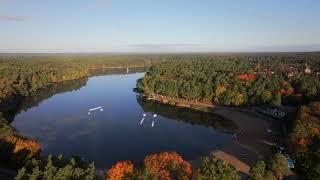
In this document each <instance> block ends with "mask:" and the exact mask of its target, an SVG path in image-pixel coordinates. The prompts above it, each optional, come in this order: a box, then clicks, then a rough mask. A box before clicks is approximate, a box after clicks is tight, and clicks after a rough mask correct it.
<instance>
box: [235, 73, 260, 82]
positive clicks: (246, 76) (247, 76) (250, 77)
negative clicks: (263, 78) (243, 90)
mask: <svg viewBox="0 0 320 180" xmlns="http://www.w3.org/2000/svg"><path fill="white" fill-rule="evenodd" d="M256 78H257V75H255V74H241V75H239V79H240V80H245V81H247V80H253V79H256Z"/></svg>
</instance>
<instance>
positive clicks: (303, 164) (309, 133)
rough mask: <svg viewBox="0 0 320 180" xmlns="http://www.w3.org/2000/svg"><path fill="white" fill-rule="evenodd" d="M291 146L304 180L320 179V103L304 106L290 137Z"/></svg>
mask: <svg viewBox="0 0 320 180" xmlns="http://www.w3.org/2000/svg"><path fill="white" fill-rule="evenodd" d="M289 146H290V150H291V153H292V154H293V155H294V156H293V157H294V158H295V159H296V161H297V166H298V167H297V171H298V172H299V173H300V174H303V175H304V176H303V177H302V179H308V180H309V179H310V180H311V179H319V177H320V164H319V162H320V102H313V103H310V104H308V105H306V106H302V107H301V108H300V110H299V113H298V116H297V119H296V120H295V122H294V126H293V130H292V133H291V134H290V135H289Z"/></svg>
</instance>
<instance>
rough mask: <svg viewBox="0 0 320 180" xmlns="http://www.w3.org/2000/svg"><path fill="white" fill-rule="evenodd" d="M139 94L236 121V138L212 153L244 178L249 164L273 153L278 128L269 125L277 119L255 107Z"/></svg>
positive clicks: (163, 102)
mask: <svg viewBox="0 0 320 180" xmlns="http://www.w3.org/2000/svg"><path fill="white" fill-rule="evenodd" d="M140 94H141V96H142V97H143V98H145V99H146V100H153V101H157V102H159V103H162V104H170V105H173V106H177V107H182V108H191V109H197V110H202V111H206V112H208V113H215V114H218V115H220V116H222V117H224V118H227V119H229V120H232V121H233V122H234V123H235V124H236V125H237V130H236V133H237V138H236V140H232V141H231V142H229V143H227V144H226V145H224V146H223V147H221V148H218V149H215V150H212V151H211V152H210V154H212V155H214V156H216V157H217V158H219V159H222V160H224V161H226V162H228V163H229V164H231V165H233V166H234V167H235V168H236V170H237V171H238V172H239V173H240V175H241V177H242V178H243V179H245V178H247V177H248V175H249V170H250V166H252V165H254V163H255V162H256V161H258V160H261V159H263V158H264V157H266V156H268V155H269V154H270V153H271V147H272V146H273V142H274V139H273V135H274V133H278V132H276V131H273V132H272V133H268V132H267V131H266V129H271V128H272V121H275V120H274V119H272V118H270V117H267V116H264V115H261V114H259V113H256V112H254V111H252V110H251V109H250V107H239V108H237V107H232V106H230V107H228V106H217V105H214V104H208V103H205V102H195V101H187V100H179V99H174V98H167V97H164V96H160V95H156V96H154V97H153V98H148V97H147V96H146V95H144V94H143V93H140ZM191 162H192V163H193V164H194V165H196V166H197V165H200V164H199V159H195V160H192V161H191Z"/></svg>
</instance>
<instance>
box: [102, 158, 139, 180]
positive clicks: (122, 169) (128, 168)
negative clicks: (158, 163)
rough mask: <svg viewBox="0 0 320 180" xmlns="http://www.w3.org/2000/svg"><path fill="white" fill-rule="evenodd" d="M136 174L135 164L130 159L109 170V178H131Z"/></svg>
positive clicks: (116, 179) (110, 179) (113, 179)
mask: <svg viewBox="0 0 320 180" xmlns="http://www.w3.org/2000/svg"><path fill="white" fill-rule="evenodd" d="M133 176H134V166H133V164H132V162H130V161H121V162H118V163H117V164H115V165H113V166H112V167H111V169H110V170H109V171H108V174H107V177H106V179H107V180H122V179H131V177H133Z"/></svg>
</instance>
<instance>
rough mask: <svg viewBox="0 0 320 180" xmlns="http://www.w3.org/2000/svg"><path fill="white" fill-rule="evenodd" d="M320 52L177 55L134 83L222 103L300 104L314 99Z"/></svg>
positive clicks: (148, 90) (150, 92) (151, 91)
mask: <svg viewBox="0 0 320 180" xmlns="http://www.w3.org/2000/svg"><path fill="white" fill-rule="evenodd" d="M319 69H320V55H319V54H298V55H283V54H279V55H246V56H241V55H238V56H180V57H175V59H172V60H170V61H167V62H163V63H161V64H159V65H157V66H153V67H152V68H150V70H149V71H148V72H147V73H146V75H145V76H144V78H143V79H140V80H139V81H138V83H137V87H138V89H140V90H141V91H142V92H143V93H144V94H146V95H147V96H149V97H153V96H156V95H162V96H165V97H170V98H179V99H186V100H197V101H202V102H207V103H215V104H222V105H236V106H238V105H250V104H265V103H268V104H272V105H280V104H283V103H292V104H300V103H306V102H308V101H310V100H314V99H318V98H319V94H320V81H319V80H320V75H319V74H320V73H319V72H320V70H319Z"/></svg>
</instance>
